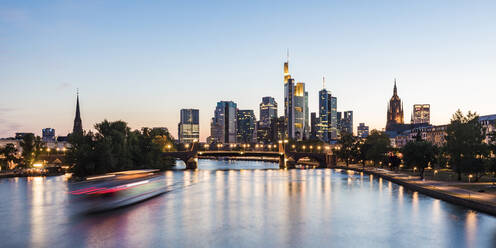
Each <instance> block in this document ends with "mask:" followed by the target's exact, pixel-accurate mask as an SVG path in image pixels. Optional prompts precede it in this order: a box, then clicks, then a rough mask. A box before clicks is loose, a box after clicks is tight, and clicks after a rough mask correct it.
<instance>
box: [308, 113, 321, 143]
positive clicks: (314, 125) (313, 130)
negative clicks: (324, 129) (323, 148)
mask: <svg viewBox="0 0 496 248" xmlns="http://www.w3.org/2000/svg"><path fill="white" fill-rule="evenodd" d="M310 123H311V124H310V139H316V138H317V129H318V125H319V119H318V118H317V113H315V112H312V113H311V114H310Z"/></svg>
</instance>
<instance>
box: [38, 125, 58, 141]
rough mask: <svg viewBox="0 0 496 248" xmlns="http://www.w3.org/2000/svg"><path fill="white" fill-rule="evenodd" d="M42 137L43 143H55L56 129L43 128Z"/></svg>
mask: <svg viewBox="0 0 496 248" xmlns="http://www.w3.org/2000/svg"><path fill="white" fill-rule="evenodd" d="M41 135H42V138H41V139H42V140H43V142H55V129H53V128H43V129H41Z"/></svg>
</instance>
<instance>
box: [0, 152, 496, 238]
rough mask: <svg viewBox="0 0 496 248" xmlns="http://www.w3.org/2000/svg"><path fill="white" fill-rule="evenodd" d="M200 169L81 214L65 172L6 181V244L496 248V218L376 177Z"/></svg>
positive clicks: (2, 208)
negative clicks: (145, 194) (139, 197)
mask: <svg viewBox="0 0 496 248" xmlns="http://www.w3.org/2000/svg"><path fill="white" fill-rule="evenodd" d="M199 168H200V169H199V170H196V171H169V172H165V173H164V183H167V184H172V183H174V182H184V187H180V188H178V189H175V190H173V191H171V192H169V193H166V194H164V195H161V196H158V197H156V198H153V199H150V200H147V201H145V202H141V203H139V204H135V205H132V206H129V207H126V208H122V209H118V210H115V211H110V212H106V213H101V214H97V215H80V214H77V213H75V211H74V209H75V206H71V205H70V203H69V201H68V194H67V181H66V178H65V177H64V176H60V177H50V178H18V179H0V195H1V202H0V247H29V246H31V247H496V218H494V217H491V216H488V215H485V214H481V213H477V212H474V211H470V210H467V209H465V208H462V207H458V206H455V205H452V204H449V203H446V202H443V201H440V200H437V199H433V198H430V197H427V196H424V195H422V194H418V193H416V192H411V191H409V190H406V189H405V188H403V187H401V186H398V185H395V184H393V183H391V182H388V181H386V180H382V179H377V178H373V177H372V176H367V175H362V174H360V173H353V172H350V171H341V170H330V169H315V170H277V169H274V170H270V169H269V170H267V169H264V168H277V164H273V163H264V162H242V161H239V162H231V163H229V162H225V161H213V160H200V164H199ZM216 168H221V169H227V168H236V169H235V170H215V169H216ZM243 168H244V169H243ZM254 168H258V169H254Z"/></svg>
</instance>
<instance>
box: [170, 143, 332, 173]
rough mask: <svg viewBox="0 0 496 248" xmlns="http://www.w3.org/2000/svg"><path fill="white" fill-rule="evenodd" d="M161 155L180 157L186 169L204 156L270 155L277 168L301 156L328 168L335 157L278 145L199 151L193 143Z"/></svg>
mask: <svg viewBox="0 0 496 248" xmlns="http://www.w3.org/2000/svg"><path fill="white" fill-rule="evenodd" d="M163 156H165V157H173V158H177V159H180V160H182V161H183V162H184V164H185V165H186V169H196V168H198V158H205V157H272V158H278V159H279V168H281V169H284V168H288V169H291V168H294V167H295V166H296V164H297V163H298V161H299V160H300V159H302V158H309V159H312V160H314V161H316V162H318V163H319V166H318V167H319V168H330V167H332V166H335V165H336V162H335V161H336V158H335V157H334V155H333V154H332V153H328V152H296V151H289V150H288V149H284V146H283V145H281V144H280V145H279V151H258V150H242V151H235V150H214V151H211V150H205V151H199V150H198V145H197V144H193V145H192V146H191V148H189V149H188V150H186V151H176V152H164V153H163Z"/></svg>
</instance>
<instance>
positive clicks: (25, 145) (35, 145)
mask: <svg viewBox="0 0 496 248" xmlns="http://www.w3.org/2000/svg"><path fill="white" fill-rule="evenodd" d="M20 145H21V147H22V161H21V166H22V167H24V168H28V167H31V166H32V165H33V163H34V162H35V161H36V159H38V157H39V156H40V154H41V152H42V151H43V142H41V138H40V136H34V134H32V133H29V134H26V135H24V137H23V138H22V141H21V143H20Z"/></svg>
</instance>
